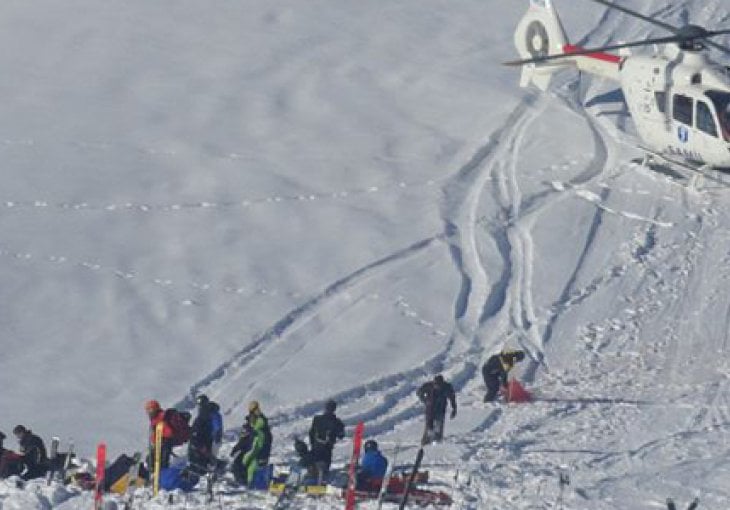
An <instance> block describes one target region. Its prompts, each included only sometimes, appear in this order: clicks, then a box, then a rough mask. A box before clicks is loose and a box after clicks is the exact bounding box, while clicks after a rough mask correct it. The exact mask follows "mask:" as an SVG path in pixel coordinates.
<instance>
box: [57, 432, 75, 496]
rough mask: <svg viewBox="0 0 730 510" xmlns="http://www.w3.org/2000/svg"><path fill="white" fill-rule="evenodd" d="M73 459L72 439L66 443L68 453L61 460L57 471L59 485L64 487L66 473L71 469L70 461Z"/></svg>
mask: <svg viewBox="0 0 730 510" xmlns="http://www.w3.org/2000/svg"><path fill="white" fill-rule="evenodd" d="M73 457H74V442H73V439H71V440H69V442H68V451H67V452H66V457H65V458H64V459H63V463H62V464H61V469H60V471H59V473H60V477H61V483H63V484H64V485H65V484H66V472H67V471H68V469H69V468H70V467H71V461H72V460H73Z"/></svg>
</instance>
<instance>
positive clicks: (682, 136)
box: [677, 126, 689, 143]
mask: <svg viewBox="0 0 730 510" xmlns="http://www.w3.org/2000/svg"><path fill="white" fill-rule="evenodd" d="M677 137H678V138H679V141H680V142H682V143H687V142H688V141H689V129H687V126H679V128H677Z"/></svg>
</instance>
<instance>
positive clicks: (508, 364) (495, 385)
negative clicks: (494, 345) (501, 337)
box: [482, 351, 525, 402]
mask: <svg viewBox="0 0 730 510" xmlns="http://www.w3.org/2000/svg"><path fill="white" fill-rule="evenodd" d="M523 359H525V351H502V352H500V353H499V354H495V355H494V356H492V357H490V358H489V359H488V360H487V362H486V363H485V364H484V366H483V367H482V377H484V384H486V385H487V394H486V395H484V402H491V401H493V400H494V399H495V398H496V397H497V393H499V388H500V387H501V388H504V387H506V386H507V374H509V371H510V370H512V368H514V366H515V363H518V362H520V361H522V360H523Z"/></svg>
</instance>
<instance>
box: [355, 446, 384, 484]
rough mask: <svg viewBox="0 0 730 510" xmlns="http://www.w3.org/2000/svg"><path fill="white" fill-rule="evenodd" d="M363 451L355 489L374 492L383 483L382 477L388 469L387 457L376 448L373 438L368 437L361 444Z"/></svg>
mask: <svg viewBox="0 0 730 510" xmlns="http://www.w3.org/2000/svg"><path fill="white" fill-rule="evenodd" d="M363 449H364V450H365V453H364V454H363V456H362V460H361V461H360V468H359V470H358V473H357V489H358V490H363V491H370V492H376V491H379V490H380V486H381V485H382V484H383V478H384V477H385V473H386V472H387V471H388V459H386V458H385V456H383V454H382V453H381V452H380V450H379V449H378V443H377V442H376V441H375V440H374V439H368V440H367V441H365V444H364V445H363Z"/></svg>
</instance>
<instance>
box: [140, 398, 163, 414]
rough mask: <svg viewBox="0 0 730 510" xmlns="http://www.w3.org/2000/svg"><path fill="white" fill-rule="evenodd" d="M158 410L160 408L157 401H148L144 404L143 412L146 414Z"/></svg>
mask: <svg viewBox="0 0 730 510" xmlns="http://www.w3.org/2000/svg"><path fill="white" fill-rule="evenodd" d="M160 409H162V408H161V407H160V403H159V402H158V401H157V400H148V401H147V402H145V403H144V410H145V411H147V412H148V413H149V412H150V411H159V410H160Z"/></svg>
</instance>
